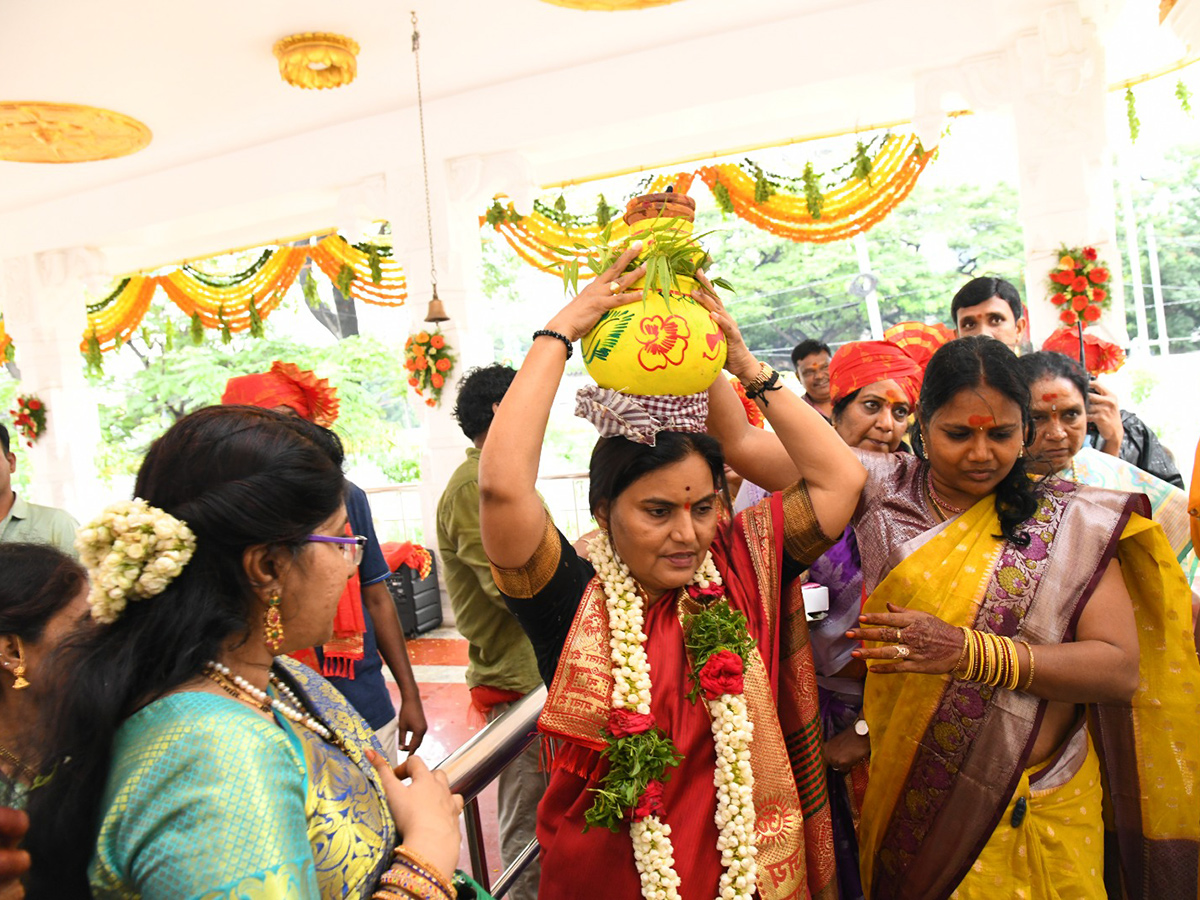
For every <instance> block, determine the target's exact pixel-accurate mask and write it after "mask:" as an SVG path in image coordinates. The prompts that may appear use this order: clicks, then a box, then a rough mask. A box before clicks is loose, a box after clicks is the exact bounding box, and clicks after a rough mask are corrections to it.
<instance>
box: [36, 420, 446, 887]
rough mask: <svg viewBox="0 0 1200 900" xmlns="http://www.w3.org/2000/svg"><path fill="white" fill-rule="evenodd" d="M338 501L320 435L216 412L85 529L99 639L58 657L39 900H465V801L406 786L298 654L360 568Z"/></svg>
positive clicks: (436, 789) (168, 443)
mask: <svg viewBox="0 0 1200 900" xmlns="http://www.w3.org/2000/svg"><path fill="white" fill-rule="evenodd" d="M344 489H345V481H344V478H343V476H342V472H341V469H340V467H339V466H338V465H337V463H336V462H335V454H334V453H333V452H331V448H330V444H329V436H328V435H327V434H326V433H325V432H323V431H322V430H321V429H319V428H317V427H316V426H313V425H311V424H310V423H307V422H305V421H303V420H301V419H298V418H295V417H289V416H281V415H279V414H278V413H274V412H270V411H267V410H261V409H254V408H249V407H234V406H229V407H209V408H207V409H202V410H200V411H198V412H195V413H193V414H191V415H189V416H187V417H185V418H184V419H182V420H180V421H179V422H178V423H176V424H175V425H174V426H173V427H172V428H171V429H170V430H169V431H168V432H167V433H166V434H165V435H163V437H161V438H160V439H159V440H157V441H156V442H155V443H154V445H153V446H152V447H151V449H150V452H149V453H148V455H147V457H146V459H145V461H144V462H143V464H142V467H141V469H140V471H139V473H138V479H137V485H136V488H135V490H136V496H137V498H139V499H136V500H134V501H133V502H129V503H123V504H116V505H114V506H113V507H110V508H109V509H108V510H106V512H105V513H104V514H102V515H101V517H100V518H98V519H97V520H96V521H95V522H93V523H92V525H90V526H88V527H87V528H85V529H83V530H82V531H81V532H80V538H79V540H80V549H81V557H82V560H83V562H84V563H85V565H87V567H88V569H89V574H90V575H91V581H92V590H91V594H90V595H89V598H88V599H89V603H90V605H91V610H92V617H93V618H94V619H95V620H96V623H97V624H96V627H95V628H93V629H90V630H89V632H88V633H87V634H84V635H81V636H79V637H77V638H74V639H72V640H70V641H68V642H67V644H66V646H65V647H64V655H63V656H62V657H61V658H60V659H59V661H58V666H57V671H58V682H57V685H56V686H55V687H56V689H55V690H54V692H53V696H54V698H55V700H56V702H57V705H56V707H55V708H53V709H52V711H51V716H50V720H51V721H52V722H53V728H52V731H51V734H50V736H49V742H48V743H49V748H50V749H49V755H50V756H49V758H52V759H59V760H64V762H63V763H62V764H60V766H59V769H58V772H57V773H56V776H55V778H54V779H53V780H52V781H51V783H50V784H49V785H47V786H46V787H45V788H44V789H43V791H40V792H37V793H35V795H34V796H33V798H32V802H31V805H30V819H31V823H32V824H31V830H30V835H29V840H28V847H29V849H30V851H31V853H32V856H33V863H34V868H33V873H32V880H31V882H30V896H32V897H46V898H54V900H62V898H74V897H87V896H92V897H96V898H103V900H109V898H112V900H115V898H141V900H160V898H161V900H166V898H171V900H180V898H193V897H195V898H200V897H203V898H243V897H245V898H260V900H284V898H287V900H293V898H295V900H318V898H320V900H332V898H356V900H365V898H370V897H374V898H378V900H395V898H411V897H420V898H429V900H433V898H438V900H447V898H450V897H452V896H453V894H454V888H453V886H452V885H451V882H450V877H451V874H452V872H453V869H454V863H455V861H456V859H457V856H458V847H459V839H458V823H457V817H458V812H459V810H460V809H461V798H457V797H453V796H452V795H451V794H450V792H449V790H448V788H447V786H446V782H445V776H444V775H440V774H432V773H430V772H429V771H428V769H426V768H425V767H424V765H423V764H421V763H420V762H419V761H413V762H411V763H410V764H409V765H410V769H409V773H408V774H410V775H411V776H412V783H411V785H408V786H405V785H402V784H401V783H400V782H399V781H398V780H397V779H396V777H395V775H394V774H393V773H392V771H391V770H390V769H389V768H388V766H387V765H386V763H385V762H384V760H383V757H382V756H381V755H380V754H379V753H378V746H377V745H376V744H374V742H373V740H372V733H371V730H370V729H369V728H368V727H367V725H366V724H365V723H364V722H363V721H362V720H361V719H360V718H359V716H358V715H357V713H355V712H354V711H353V709H352V708H351V707H350V706H349V705H348V704H347V703H346V702H345V701H344V700H343V699H342V698H341V696H340V695H339V694H338V693H337V692H336V691H335V690H334V689H333V688H332V687H331V686H330V685H329V684H328V683H327V682H326V681H325V680H324V679H323V678H321V677H320V676H319V675H318V674H317V673H316V672H314V671H312V670H309V669H306V668H305V667H304V666H302V665H301V664H299V663H296V662H295V661H293V660H290V659H287V658H286V654H287V653H289V652H291V651H293V650H296V649H299V648H304V647H311V646H313V645H316V644H320V643H322V642H323V641H325V640H328V638H329V636H330V634H331V632H332V628H333V617H334V612H335V610H336V608H337V603H338V598H339V597H340V595H341V593H342V590H343V588H344V587H345V584H346V581H347V580H348V579H349V577H350V575H351V573H352V572H353V570H354V565H355V563H356V562H357V557H358V554H359V553H360V551H361V543H360V542H361V541H362V540H363V539H361V538H357V537H355V536H351V535H347V518H346V511H345V506H344V503H343V500H342V498H343V492H344ZM39 794H42V796H39ZM398 842H399V844H398Z"/></svg>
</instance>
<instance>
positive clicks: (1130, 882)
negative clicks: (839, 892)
mask: <svg viewBox="0 0 1200 900" xmlns="http://www.w3.org/2000/svg"><path fill="white" fill-rule="evenodd" d="M1136 508H1141V509H1145V510H1146V511H1148V506H1147V505H1146V504H1145V500H1144V498H1142V497H1140V496H1138V497H1133V496H1130V495H1128V494H1122V493H1119V492H1113V491H1105V490H1099V489H1092V488H1084V489H1080V488H1078V487H1077V486H1075V485H1073V484H1070V483H1069V482H1064V481H1061V480H1058V479H1053V480H1050V481H1048V482H1046V483H1044V487H1043V497H1042V501H1041V504H1040V506H1039V509H1038V512H1037V513H1036V514H1035V515H1034V517H1033V519H1032V520H1030V522H1029V523H1028V527H1029V532H1030V534H1031V536H1032V540H1031V544H1030V546H1029V547H1028V548H1019V547H1016V546H1015V545H1013V544H1010V543H1008V542H1006V541H1003V540H1000V539H998V538H996V537H994V535H996V534H998V533H999V531H1000V526H999V521H998V519H997V516H996V514H995V509H994V503H993V499H992V498H991V497H989V498H987V499H985V500H984V501H981V502H980V503H978V504H976V505H975V506H974V507H973V508H972V509H971V510H969V511H968V512H966V513H964V514H963V515H961V516H959V517H957V518H955V519H953V520H951V521H950V522H947V523H944V524H943V525H941V526H938V527H937V528H934V529H932V530H930V531H929V532H926V533H925V534H923V535H921V536H919V537H917V538H914V539H913V540H911V541H908V542H906V543H905V544H903V545H902V546H901V547H899V548H897V549H896V551H895V552H894V554H893V558H892V562H893V563H894V567H893V569H892V571H891V572H890V574H888V576H887V577H886V578H885V579H884V580H883V582H882V583H881V584H880V585H879V587H878V588H877V589H876V590H875V592H874V593H873V594H872V595H871V597H870V598H869V599H868V601H867V604H866V607H865V608H866V609H868V610H871V611H886V604H887V603H888V602H892V603H896V604H898V605H901V606H905V607H909V608H912V609H919V610H923V611H926V612H929V613H932V614H934V615H937V616H939V617H940V618H942V619H944V620H945V621H948V622H950V623H951V624H956V625H968V626H971V627H974V628H978V629H982V630H987V631H990V632H993V633H996V634H1003V635H1007V636H1009V637H1013V638H1017V639H1021V640H1027V641H1029V642H1030V643H1032V644H1034V645H1037V644H1050V643H1058V642H1061V641H1063V640H1064V639H1069V637H1070V632H1071V631H1072V629H1073V625H1074V621H1075V618H1076V617H1077V615H1078V613H1079V611H1080V610H1081V609H1082V607H1083V604H1084V603H1085V602H1086V599H1087V597H1088V596H1089V595H1090V592H1091V590H1092V589H1093V588H1094V586H1095V584H1096V582H1097V581H1098V580H1099V577H1100V575H1101V574H1102V573H1103V571H1104V567H1105V566H1106V565H1107V563H1108V561H1109V560H1110V559H1111V558H1112V556H1113V554H1114V553H1116V554H1117V556H1118V558H1119V559H1120V561H1121V563H1122V571H1123V574H1124V577H1125V581H1126V584H1127V585H1128V587H1129V589H1130V594H1131V596H1133V598H1134V609H1135V613H1136V615H1137V621H1138V625H1139V638H1140V640H1141V644H1142V653H1141V661H1142V686H1141V688H1140V689H1139V691H1138V695H1137V697H1136V698H1135V700H1134V702H1133V704H1132V705H1123V706H1115V707H1102V708H1099V709H1097V710H1096V711H1095V713H1096V715H1095V720H1094V726H1093V727H1094V730H1095V733H1096V734H1097V736H1098V737H1097V740H1096V744H1097V748H1098V750H1099V751H1100V753H1099V755H1100V759H1101V760H1102V761H1103V762H1104V764H1105V766H1104V768H1105V770H1106V787H1110V788H1112V797H1111V798H1106V801H1107V802H1108V805H1109V806H1110V807H1111V809H1112V810H1113V812H1114V816H1113V818H1114V822H1115V834H1116V836H1117V837H1119V838H1120V845H1121V852H1120V860H1121V864H1122V865H1121V872H1120V877H1121V878H1122V880H1123V881H1124V888H1125V890H1124V893H1125V895H1126V896H1130V897H1145V898H1150V897H1165V896H1182V897H1194V896H1196V894H1197V887H1196V881H1197V859H1198V852H1197V847H1198V843H1197V841H1198V840H1200V794H1198V793H1197V786H1196V784H1195V779H1196V777H1197V768H1196V767H1197V761H1198V760H1200V755H1198V754H1197V750H1198V749H1200V747H1189V746H1187V745H1186V739H1185V738H1184V737H1183V734H1184V732H1186V730H1187V725H1186V722H1187V721H1188V720H1187V719H1186V718H1181V717H1182V716H1184V715H1190V716H1193V717H1194V716H1195V705H1196V703H1195V701H1196V695H1195V694H1194V693H1189V692H1188V687H1187V686H1188V685H1189V684H1191V685H1193V689H1194V688H1196V687H1200V665H1198V664H1197V661H1196V658H1195V653H1194V651H1193V652H1191V653H1190V655H1189V654H1188V653H1187V651H1186V648H1187V647H1189V646H1190V639H1189V640H1187V641H1185V640H1184V638H1185V637H1186V636H1187V633H1186V632H1185V629H1184V627H1183V626H1184V625H1186V624H1188V623H1189V617H1188V613H1189V597H1190V594H1189V592H1188V590H1187V584H1186V581H1185V580H1184V578H1183V573H1182V572H1181V571H1180V570H1179V569H1178V565H1177V563H1175V560H1174V554H1173V553H1172V552H1171V551H1170V546H1169V544H1167V542H1166V539H1165V538H1164V537H1163V535H1162V531H1161V529H1160V528H1158V527H1157V526H1155V525H1154V524H1153V523H1151V522H1148V521H1147V520H1145V519H1142V518H1141V517H1140V516H1137V515H1135V514H1134V513H1133V511H1134V509H1136ZM1126 523H1128V525H1127V524H1126ZM1052 548H1053V551H1054V552H1053V553H1051V549H1052ZM1035 601H1036V602H1035ZM1164 648H1165V649H1164ZM1189 700H1190V706H1189ZM1041 711H1042V703H1041V701H1039V700H1038V698H1036V697H1033V696H1032V695H1028V694H1023V693H1020V692H1015V691H1005V690H999V689H994V688H988V687H985V686H981V685H977V684H973V683H968V682H962V681H959V680H957V679H952V678H950V677H949V676H931V675H881V676H876V677H868V679H867V687H866V695H865V698H864V715H865V717H866V719H867V721H868V723H869V725H870V728H871V743H872V758H871V782H870V785H869V787H868V791H867V796H866V799H865V802H864V808H863V816H862V825H861V827H860V833H859V841H860V849H861V853H862V873H863V885H864V890H865V892H866V896H867V897H869V898H872V900H885V898H897V900H900V898H931V900H937V898H945V897H948V896H950V895H951V893H952V892H953V891H954V890H955V888H956V887H958V886H960V884H962V883H963V882H964V879H968V880H970V876H971V873H972V866H973V864H974V863H975V862H976V861H977V860H979V858H980V856H981V854H982V853H983V851H984V847H985V846H986V845H987V844H988V842H989V840H991V839H992V837H993V834H994V833H996V832H999V831H1001V830H1002V829H1003V828H1004V827H1005V826H1006V825H1008V823H1009V821H1010V820H1009V819H1006V818H1004V817H1005V815H1006V814H1007V815H1009V816H1010V817H1011V813H1012V810H1011V809H1010V808H1009V807H1010V803H1011V802H1012V801H1013V800H1014V797H1015V795H1016V794H1017V792H1018V789H1019V788H1021V787H1022V784H1023V780H1024V779H1026V778H1028V777H1030V776H1031V775H1032V774H1033V772H1032V771H1031V772H1029V773H1025V772H1024V769H1025V764H1026V761H1027V759H1028V754H1029V750H1030V748H1031V747H1032V744H1033V739H1034V737H1035V736H1036V734H1037V726H1038V724H1039V722H1040V718H1041ZM1191 721H1193V722H1194V721H1195V719H1194V718H1193V719H1192V720H1191ZM1150 722H1154V723H1155V724H1153V725H1152V726H1151V725H1148V723H1150ZM1172 725H1176V726H1181V728H1182V731H1179V732H1178V734H1179V739H1178V740H1176V741H1173V742H1172V743H1171V744H1170V745H1169V746H1149V744H1151V743H1153V742H1152V741H1149V740H1146V741H1143V740H1142V737H1143V736H1147V737H1148V736H1150V735H1153V734H1158V733H1162V732H1161V730H1162V729H1169V728H1170V727H1171V726H1172ZM1148 727H1150V728H1153V729H1154V731H1149V730H1146V729H1147V728H1148ZM1193 743H1196V744H1200V741H1195V742H1193ZM1143 744H1145V745H1146V746H1143ZM1148 774H1149V775H1150V776H1151V777H1150V778H1149V779H1148V778H1147V775H1148ZM1146 781H1149V782H1150V783H1148V784H1147V783H1144V782H1146ZM1030 802H1032V803H1033V804H1035V805H1036V806H1037V809H1038V813H1039V817H1040V820H1041V821H1045V817H1046V816H1047V815H1049V814H1051V813H1052V806H1053V805H1052V804H1051V803H1048V802H1046V801H1045V800H1043V799H1040V798H1038V796H1037V794H1036V792H1035V794H1034V796H1033V797H1031V798H1030ZM1008 827H1010V828H1011V827H1012V826H1011V825H1008ZM1051 827H1053V826H1051ZM1099 837H1100V836H1099V834H1097V835H1096V836H1095V839H1097V840H1098V839H1099ZM1113 862H1114V859H1113V858H1110V859H1109V865H1110V866H1111V865H1112V864H1113ZM1089 868H1090V867H1089ZM1084 875H1086V876H1087V877H1088V878H1090V877H1091V876H1090V873H1088V872H1085V873H1084ZM1168 884H1169V885H1171V886H1172V889H1174V890H1175V892H1174V893H1167V892H1165V891H1164V887H1165V886H1166V885H1168ZM1181 885H1187V886H1188V887H1186V888H1184V890H1185V891H1186V892H1185V893H1179V892H1178V889H1179V888H1180V886H1181ZM1056 887H1057V888H1058V889H1060V890H1061V889H1065V894H1067V895H1072V896H1087V895H1086V893H1084V894H1079V893H1074V894H1073V893H1072V889H1071V886H1070V885H1064V884H1059V885H1057V886H1056ZM1080 887H1081V888H1082V890H1084V891H1086V890H1087V888H1083V887H1082V885H1080ZM1029 888H1030V889H1031V890H1030V893H1029V896H1030V897H1038V896H1050V897H1053V896H1056V895H1055V894H1053V893H1051V894H1042V893H1040V892H1039V891H1037V890H1036V887H1035V885H1029ZM993 891H994V887H993ZM1014 895H1015V894H1014Z"/></svg>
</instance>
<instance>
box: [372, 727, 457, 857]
mask: <svg viewBox="0 0 1200 900" xmlns="http://www.w3.org/2000/svg"><path fill="white" fill-rule="evenodd" d="M367 759H368V760H369V761H370V763H371V765H373V766H374V767H375V771H376V772H378V773H379V778H380V780H381V781H382V782H383V791H384V794H385V795H386V796H387V804H388V809H389V810H390V811H391V813H392V818H393V819H394V820H395V822H396V829H397V830H398V831H399V832H400V840H401V842H402V843H404V844H405V845H406V846H408V847H411V848H412V849H413V850H414V851H415V852H416V853H418V854H420V855H421V856H423V857H424V858H425V859H428V860H429V861H430V862H431V863H433V864H434V865H436V866H437V867H438V868H439V869H440V870H441V871H440V874H442V875H443V876H445V877H446V879H447V880H449V879H450V876H452V875H453V874H454V867H455V866H456V865H457V863H458V851H459V846H460V843H461V838H460V836H459V831H458V817H459V815H460V814H461V813H462V808H463V799H462V795H461V794H452V793H450V784H449V782H448V781H447V780H446V775H445V773H444V772H434V771H431V770H430V768H429V767H428V766H427V765H425V763H424V761H423V760H422V759H421V758H420V757H419V756H410V757H409V758H408V759H406V760H405V761H404V763H403V764H401V765H399V766H397V767H396V768H395V770H393V769H392V767H391V766H390V765H389V764H388V761H387V760H386V759H384V758H383V756H381V755H380V754H378V753H376V752H375V751H374V750H368V751H367ZM402 778H408V779H410V781H409V783H408V784H404V783H403V781H401V779H402Z"/></svg>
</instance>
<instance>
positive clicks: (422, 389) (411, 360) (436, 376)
mask: <svg viewBox="0 0 1200 900" xmlns="http://www.w3.org/2000/svg"><path fill="white" fill-rule="evenodd" d="M404 368H406V369H408V384H409V386H410V387H411V388H413V390H415V391H416V392H417V394H418V395H419V396H422V397H425V405H426V406H431V407H432V406H437V405H438V404H439V403H441V402H442V389H443V388H444V387H445V386H446V379H447V378H449V377H450V372H451V370H452V369H453V368H454V354H452V353H451V352H450V345H449V344H447V343H446V337H445V335H443V334H442V332H441V331H439V330H435V331H418V332H417V333H416V334H412V335H409V337H408V340H406V341H405V342H404ZM426 392H428V394H429V396H427V397H426V396H425V394H426Z"/></svg>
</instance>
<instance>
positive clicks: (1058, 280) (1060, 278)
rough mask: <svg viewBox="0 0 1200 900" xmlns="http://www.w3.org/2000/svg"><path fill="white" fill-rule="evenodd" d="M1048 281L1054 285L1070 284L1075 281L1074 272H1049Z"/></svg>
mask: <svg viewBox="0 0 1200 900" xmlns="http://www.w3.org/2000/svg"><path fill="white" fill-rule="evenodd" d="M1050 280H1051V281H1053V282H1054V283H1055V284H1070V283H1071V282H1072V281H1074V280H1075V273H1074V272H1051V273H1050Z"/></svg>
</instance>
